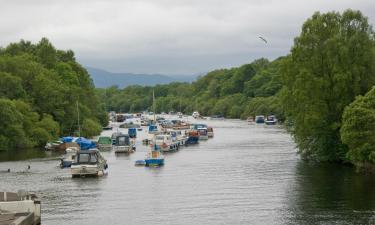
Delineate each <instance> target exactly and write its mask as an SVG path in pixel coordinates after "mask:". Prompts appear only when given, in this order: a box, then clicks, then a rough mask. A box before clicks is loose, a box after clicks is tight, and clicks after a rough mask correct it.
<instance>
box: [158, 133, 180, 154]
mask: <svg viewBox="0 0 375 225" xmlns="http://www.w3.org/2000/svg"><path fill="white" fill-rule="evenodd" d="M154 145H156V146H157V148H159V149H160V150H161V151H162V152H171V151H177V150H178V143H177V141H173V139H172V136H171V135H170V134H158V135H156V136H155V142H154Z"/></svg>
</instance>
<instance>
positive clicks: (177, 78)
mask: <svg viewBox="0 0 375 225" xmlns="http://www.w3.org/2000/svg"><path fill="white" fill-rule="evenodd" d="M86 69H87V71H88V72H89V74H90V76H91V78H92V79H93V81H94V84H95V87H97V88H106V87H110V86H113V85H117V86H118V87H119V88H124V87H126V86H129V85H142V86H152V85H156V84H168V83H171V82H189V83H190V82H193V81H194V80H195V79H196V78H197V77H198V75H163V74H134V73H112V72H109V71H106V70H103V69H98V68H93V67H86Z"/></svg>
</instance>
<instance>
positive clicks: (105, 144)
mask: <svg viewBox="0 0 375 225" xmlns="http://www.w3.org/2000/svg"><path fill="white" fill-rule="evenodd" d="M98 149H99V150H100V151H110V150H111V149H112V139H111V138H110V137H106V136H101V137H99V139H98Z"/></svg>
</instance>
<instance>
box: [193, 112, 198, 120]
mask: <svg viewBox="0 0 375 225" xmlns="http://www.w3.org/2000/svg"><path fill="white" fill-rule="evenodd" d="M191 116H192V117H193V118H194V119H198V118H199V116H200V115H199V113H198V112H193V114H192V115H191Z"/></svg>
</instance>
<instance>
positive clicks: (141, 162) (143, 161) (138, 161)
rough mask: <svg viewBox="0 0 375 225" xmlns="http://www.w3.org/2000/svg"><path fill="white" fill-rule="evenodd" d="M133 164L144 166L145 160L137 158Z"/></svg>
mask: <svg viewBox="0 0 375 225" xmlns="http://www.w3.org/2000/svg"><path fill="white" fill-rule="evenodd" d="M135 165H136V166H145V165H146V161H145V160H142V159H141V160H137V161H135Z"/></svg>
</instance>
